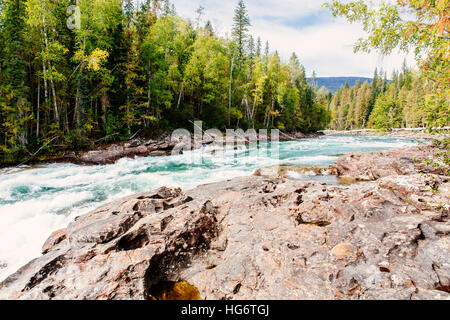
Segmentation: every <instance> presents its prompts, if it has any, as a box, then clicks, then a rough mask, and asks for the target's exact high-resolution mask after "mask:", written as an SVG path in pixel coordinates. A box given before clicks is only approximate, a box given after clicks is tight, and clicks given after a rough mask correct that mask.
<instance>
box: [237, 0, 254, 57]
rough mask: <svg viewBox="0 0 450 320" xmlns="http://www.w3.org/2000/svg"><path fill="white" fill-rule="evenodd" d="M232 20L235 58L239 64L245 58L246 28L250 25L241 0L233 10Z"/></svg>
mask: <svg viewBox="0 0 450 320" xmlns="http://www.w3.org/2000/svg"><path fill="white" fill-rule="evenodd" d="M233 22H234V23H233V38H234V40H235V41H236V44H237V51H238V56H237V58H238V61H239V64H241V63H242V62H243V61H244V59H245V45H246V41H247V38H248V28H249V27H250V25H251V24H250V18H249V16H248V13H247V8H246V7H245V4H244V1H243V0H239V3H238V5H237V7H236V9H235V10H234V18H233Z"/></svg>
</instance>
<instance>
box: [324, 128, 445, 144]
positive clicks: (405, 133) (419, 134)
mask: <svg viewBox="0 0 450 320" xmlns="http://www.w3.org/2000/svg"><path fill="white" fill-rule="evenodd" d="M444 131H445V132H440V133H435V134H430V133H427V132H425V130H423V131H420V130H419V131H418V130H415V131H410V130H407V129H406V130H401V129H397V130H395V131H383V130H350V131H349V130H347V131H339V130H324V131H323V133H324V134H325V135H360V136H379V137H397V138H409V139H418V140H420V139H425V140H440V141H441V140H443V139H445V138H450V131H449V130H444Z"/></svg>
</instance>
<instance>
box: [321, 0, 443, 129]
mask: <svg viewBox="0 0 450 320" xmlns="http://www.w3.org/2000/svg"><path fill="white" fill-rule="evenodd" d="M324 7H326V8H328V9H329V10H330V11H331V13H332V15H333V16H335V17H344V18H346V19H347V20H348V21H349V22H350V23H355V22H358V23H360V24H361V26H362V28H363V30H364V31H365V32H366V33H367V37H365V38H360V39H359V40H358V41H357V42H356V44H355V46H354V50H355V52H358V51H362V52H371V51H373V50H376V51H377V52H378V53H379V54H382V55H389V54H391V53H392V52H393V51H394V50H397V49H398V50H400V51H403V52H406V53H414V55H415V58H416V62H417V65H418V67H419V68H418V70H410V69H409V68H408V67H407V66H406V64H404V65H403V68H402V70H401V71H400V72H394V74H393V75H392V77H391V79H390V80H391V81H388V80H387V77H386V74H385V73H384V72H382V71H381V72H378V71H375V75H374V78H373V81H372V83H371V84H368V83H367V82H366V83H364V84H361V83H357V84H356V85H355V86H354V87H352V88H350V87H349V86H348V85H346V86H344V87H343V88H341V89H340V90H339V91H338V92H337V93H336V94H335V95H334V97H333V98H332V101H331V103H330V106H329V110H330V111H331V113H332V121H331V127H332V128H335V129H355V128H376V129H390V128H404V127H407V128H411V127H427V128H428V129H429V131H430V132H433V130H434V131H436V130H435V129H436V128H439V127H441V128H442V127H444V126H448V125H449V124H450V32H449V29H450V3H449V1H448V0H438V1H436V0H398V1H383V2H380V3H378V4H377V5H374V4H373V3H370V4H369V3H367V2H365V1H352V2H347V1H345V2H344V1H340V0H332V1H330V2H329V3H326V4H325V5H324Z"/></svg>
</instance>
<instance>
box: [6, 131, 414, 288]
mask: <svg viewBox="0 0 450 320" xmlns="http://www.w3.org/2000/svg"><path fill="white" fill-rule="evenodd" d="M414 145H417V141H415V140H410V139H402V138H393V137H370V136H340V135H336V136H324V137H321V138H314V139H305V140H300V141H293V142H281V143H280V144H279V156H278V155H276V154H266V153H264V154H262V153H261V150H259V151H258V150H256V149H251V150H244V149H242V148H241V149H238V150H234V149H231V150H228V151H226V152H218V151H217V150H216V151H213V149H212V148H211V147H205V148H204V149H201V150H197V151H194V152H192V153H186V154H183V155H177V156H166V157H145V158H136V159H121V160H119V161H118V162H117V163H115V164H113V165H105V166H78V165H74V164H46V165H39V166H33V167H22V168H14V169H3V170H0V281H1V280H3V279H5V278H6V277H7V276H8V275H9V274H11V273H13V272H15V271H16V270H17V269H18V268H19V267H21V266H22V265H24V264H25V263H27V262H28V261H30V260H31V259H33V258H35V257H37V256H39V255H40V253H41V247H42V244H43V243H44V241H45V240H46V239H47V237H48V236H49V235H50V234H51V232H53V231H55V230H57V229H60V228H64V227H65V226H67V224H69V223H70V222H71V221H73V219H74V218H75V217H77V216H79V215H82V214H85V213H88V212H89V211H92V210H94V209H95V208H97V207H99V206H101V205H102V204H105V203H108V202H111V201H113V200H116V199H118V198H121V197H124V196H127V195H131V194H134V193H138V192H142V191H149V190H152V189H155V188H158V187H161V186H168V187H180V188H182V189H184V190H188V189H192V188H195V187H196V186H198V185H200V184H205V183H211V182H219V181H223V180H228V179H231V178H235V177H240V176H246V175H251V174H252V173H253V172H254V171H255V170H256V169H258V168H261V167H266V166H271V165H276V164H293V165H303V166H312V165H314V166H319V167H326V166H328V165H330V164H331V163H333V162H334V161H336V160H337V158H338V157H339V155H342V154H345V153H349V152H355V151H358V152H369V151H378V150H387V149H392V148H401V147H409V146H414ZM200 155H202V159H201V161H200V162H199V161H196V162H194V163H193V162H192V161H191V160H192V158H195V159H198V157H199V156H200ZM296 176H298V175H296ZM297 178H298V177H297Z"/></svg>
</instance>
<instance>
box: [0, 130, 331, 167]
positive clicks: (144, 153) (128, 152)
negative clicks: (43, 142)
mask: <svg viewBox="0 0 450 320" xmlns="http://www.w3.org/2000/svg"><path fill="white" fill-rule="evenodd" d="M323 135H324V134H323V133H322V132H321V131H318V132H314V133H308V134H303V133H297V132H295V133H283V132H280V141H282V142H285V141H297V140H302V139H311V138H317V137H321V136H323ZM229 138H231V139H235V137H225V138H224V139H229ZM236 140H237V141H236V142H237V143H238V144H245V143H248V142H247V141H245V140H243V139H239V138H237V139H236ZM269 140H270V136H269ZM211 143H213V141H212V140H211V139H207V138H204V140H203V145H208V144H211ZM175 145H176V143H174V142H172V141H171V139H170V134H169V133H165V134H163V135H161V136H160V137H159V138H156V139H148V138H142V137H138V138H134V139H132V140H129V141H126V142H115V143H109V144H105V145H101V146H98V147H97V148H93V149H91V150H87V151H67V152H66V153H64V154H63V155H54V156H44V158H43V159H42V160H40V159H38V158H39V157H36V158H34V159H30V160H29V161H24V162H21V163H18V164H15V165H10V164H8V165H5V164H0V169H8V168H19V167H20V166H21V165H39V164H52V163H72V164H77V165H87V166H95V165H106V164H114V163H115V162H117V161H118V160H120V159H123V158H136V157H148V156H154V157H157V156H168V155H170V154H171V152H172V150H173V148H174V147H175ZM192 146H193V148H195V146H194V143H192Z"/></svg>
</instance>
